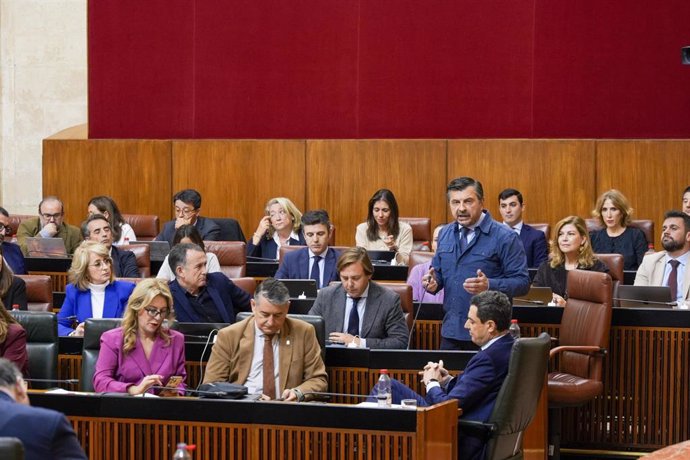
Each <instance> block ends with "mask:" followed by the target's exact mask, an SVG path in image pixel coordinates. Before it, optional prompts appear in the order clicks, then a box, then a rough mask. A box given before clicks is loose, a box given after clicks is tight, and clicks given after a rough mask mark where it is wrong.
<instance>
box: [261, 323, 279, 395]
mask: <svg viewBox="0 0 690 460" xmlns="http://www.w3.org/2000/svg"><path fill="white" fill-rule="evenodd" d="M272 340H273V336H272V335H268V334H265V335H264V363H263V376H264V391H263V393H264V394H265V395H266V396H268V397H269V398H271V399H275V398H276V374H275V367H274V363H273V341H272Z"/></svg>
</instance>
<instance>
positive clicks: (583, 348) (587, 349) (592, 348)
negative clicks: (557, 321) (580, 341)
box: [549, 345, 606, 358]
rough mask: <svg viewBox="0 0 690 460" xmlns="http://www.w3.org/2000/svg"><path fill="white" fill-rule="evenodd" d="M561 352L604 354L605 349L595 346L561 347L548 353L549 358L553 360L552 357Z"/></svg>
mask: <svg viewBox="0 0 690 460" xmlns="http://www.w3.org/2000/svg"><path fill="white" fill-rule="evenodd" d="M563 351H579V352H581V353H590V354H596V353H601V354H606V348H601V347H597V346H596V345H562V346H559V347H556V348H552V349H551V350H550V351H549V358H553V357H554V356H556V355H557V354H559V353H561V352H563Z"/></svg>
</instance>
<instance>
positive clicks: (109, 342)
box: [93, 327, 187, 393]
mask: <svg viewBox="0 0 690 460" xmlns="http://www.w3.org/2000/svg"><path fill="white" fill-rule="evenodd" d="M170 337H171V339H172V340H171V342H170V345H167V346H166V345H165V341H164V340H163V339H162V338H160V337H159V338H158V339H156V342H155V343H154V344H153V349H152V350H151V357H150V359H146V355H145V354H144V349H143V348H142V347H141V342H140V341H139V339H137V343H136V346H135V347H134V349H133V350H132V351H130V352H129V353H128V354H126V355H125V354H124V353H123V352H122V340H123V339H122V328H121V327H118V328H117V329H112V330H110V331H107V332H104V333H103V335H101V351H100V353H99V354H98V360H97V361H96V372H95V373H94V376H93V387H94V389H95V391H97V392H116V393H126V392H127V388H128V387H130V386H132V385H138V384H139V383H140V382H141V381H142V380H143V378H144V377H145V376H147V375H151V374H159V375H162V376H163V379H162V383H163V385H165V384H166V383H167V381H168V379H169V378H170V377H171V376H173V375H181V376H182V377H183V378H184V379H186V377H187V372H186V371H185V368H184V364H185V359H184V335H182V334H180V333H179V332H177V331H173V330H170ZM182 388H184V385H182ZM148 392H149V393H158V391H154V390H149V391H148Z"/></svg>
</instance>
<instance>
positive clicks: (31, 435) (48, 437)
mask: <svg viewBox="0 0 690 460" xmlns="http://www.w3.org/2000/svg"><path fill="white" fill-rule="evenodd" d="M0 436H2V437H5V436H7V437H14V438H19V440H20V441H21V442H22V444H24V458H25V459H26V460H45V459H51V458H55V459H70V460H74V459H86V454H84V450H83V449H82V447H81V446H80V445H79V440H78V439H77V435H76V434H74V430H73V429H72V425H71V424H70V423H69V421H68V420H67V417H65V416H64V415H63V414H61V413H60V412H57V411H54V410H50V409H43V408H40V407H31V406H30V405H29V396H28V395H27V393H26V382H25V381H24V379H23V378H22V374H21V372H19V370H18V369H17V366H15V365H14V364H13V363H11V362H10V361H8V360H6V359H4V358H0Z"/></svg>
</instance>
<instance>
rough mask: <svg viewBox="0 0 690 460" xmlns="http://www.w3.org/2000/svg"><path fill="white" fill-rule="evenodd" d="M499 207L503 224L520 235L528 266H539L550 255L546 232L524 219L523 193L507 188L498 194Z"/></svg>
mask: <svg viewBox="0 0 690 460" xmlns="http://www.w3.org/2000/svg"><path fill="white" fill-rule="evenodd" d="M498 207H499V210H500V211H501V216H503V224H504V225H506V226H508V227H510V228H512V229H513V230H514V231H515V232H516V233H517V234H518V235H519V236H520V241H521V242H522V246H523V247H524V248H525V255H526V256H527V267H529V268H537V267H539V265H541V263H542V262H543V261H545V260H546V258H547V257H548V255H549V251H548V248H547V244H546V235H544V232H542V231H539V230H537V229H535V228H534V227H530V226H529V225H527V224H525V223H524V222H523V221H522V211H524V209H525V205H524V204H523V203H522V193H520V192H519V191H517V190H515V189H513V188H507V189H505V190H503V191H502V192H501V193H499V194H498Z"/></svg>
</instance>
